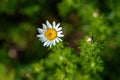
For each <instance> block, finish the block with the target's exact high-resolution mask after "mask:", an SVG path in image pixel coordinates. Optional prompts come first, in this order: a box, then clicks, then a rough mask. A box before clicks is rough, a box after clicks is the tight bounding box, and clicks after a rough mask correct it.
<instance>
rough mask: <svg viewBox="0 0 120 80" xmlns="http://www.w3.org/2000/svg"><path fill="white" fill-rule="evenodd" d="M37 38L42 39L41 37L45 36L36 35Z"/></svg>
mask: <svg viewBox="0 0 120 80" xmlns="http://www.w3.org/2000/svg"><path fill="white" fill-rule="evenodd" d="M36 37H39V38H41V37H44V35H41V34H38V35H36Z"/></svg>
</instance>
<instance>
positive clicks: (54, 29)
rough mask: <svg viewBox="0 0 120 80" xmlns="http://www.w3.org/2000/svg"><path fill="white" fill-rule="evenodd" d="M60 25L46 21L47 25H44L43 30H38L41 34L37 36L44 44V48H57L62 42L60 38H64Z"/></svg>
mask: <svg viewBox="0 0 120 80" xmlns="http://www.w3.org/2000/svg"><path fill="white" fill-rule="evenodd" d="M59 26H60V23H58V24H56V23H55V21H53V23H52V24H50V23H49V21H46V24H42V28H43V29H41V28H37V29H38V32H39V33H40V34H38V35H37V37H38V38H39V40H41V41H42V42H43V43H44V44H43V46H47V47H48V46H50V48H51V47H52V46H55V45H56V43H58V42H61V41H62V39H60V37H64V35H63V31H62V27H59Z"/></svg>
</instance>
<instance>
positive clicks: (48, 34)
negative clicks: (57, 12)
mask: <svg viewBox="0 0 120 80" xmlns="http://www.w3.org/2000/svg"><path fill="white" fill-rule="evenodd" d="M45 36H46V37H47V39H49V40H53V39H55V38H56V36H57V31H56V30H55V29H53V28H52V29H47V30H46V31H45Z"/></svg>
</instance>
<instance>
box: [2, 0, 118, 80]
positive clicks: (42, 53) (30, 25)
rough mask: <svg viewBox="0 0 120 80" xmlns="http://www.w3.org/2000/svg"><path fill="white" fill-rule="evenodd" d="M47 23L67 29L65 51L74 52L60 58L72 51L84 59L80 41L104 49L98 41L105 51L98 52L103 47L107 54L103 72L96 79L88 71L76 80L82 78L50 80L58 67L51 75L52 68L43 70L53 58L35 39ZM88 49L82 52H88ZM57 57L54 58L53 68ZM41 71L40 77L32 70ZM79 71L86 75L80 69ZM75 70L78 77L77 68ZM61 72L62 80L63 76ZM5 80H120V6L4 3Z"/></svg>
mask: <svg viewBox="0 0 120 80" xmlns="http://www.w3.org/2000/svg"><path fill="white" fill-rule="evenodd" d="M46 20H49V21H50V23H52V22H53V21H56V22H57V23H61V26H62V27H63V31H64V35H65V37H64V39H63V43H64V44H65V45H64V47H65V48H67V47H68V46H69V47H70V49H69V48H68V49H65V50H63V49H61V50H60V51H59V52H62V51H63V52H64V51H65V53H66V54H68V53H69V52H70V51H71V50H73V51H71V53H75V54H80V53H81V52H80V51H81V50H82V49H81V47H80V46H79V45H78V44H77V43H76V41H79V40H81V39H82V38H83V37H84V36H85V35H87V36H91V37H92V35H93V36H95V38H98V39H99V41H101V43H99V41H98V43H97V45H98V46H100V47H97V48H98V49H99V48H102V46H101V44H103V45H104V49H100V50H101V51H100V52H101V53H102V54H103V55H102V56H101V58H102V61H103V66H102V68H103V70H102V71H101V72H99V70H98V72H96V73H95V74H97V75H96V76H94V75H93V74H92V73H91V72H89V73H86V72H85V71H84V70H83V73H81V70H80V75H79V74H78V73H79V71H78V73H76V74H74V77H76V76H77V77H78V78H70V77H69V78H66V79H62V78H59V79H55V78H51V77H52V73H54V69H56V68H54V67H55V65H53V66H52V69H51V70H49V67H47V66H45V65H42V66H40V65H39V64H38V63H40V64H42V62H43V63H44V61H45V60H44V59H47V56H48V55H49V54H50V53H51V50H50V49H48V48H46V47H43V44H42V43H41V41H39V39H38V38H37V37H36V35H37V34H38V32H37V28H38V27H39V28H42V23H45V22H46ZM91 34H92V35H91ZM96 42H97V41H96ZM83 44H84V43H83ZM86 47H87V46H86ZM86 47H83V48H84V49H83V50H86V51H87V50H89V48H86ZM55 50H57V49H55ZM67 50H68V51H67ZM95 50H96V48H95ZM90 51H91V50H90ZM53 53H55V52H54V49H53ZM56 53H57V52H56ZM89 53H91V54H92V52H89ZM55 56H57V54H56V55H55ZM55 56H54V57H55ZM54 57H51V58H50V60H53V62H54ZM76 58H77V57H74V55H71V56H70V58H69V60H71V59H73V60H75V61H77V60H76ZM84 59H85V58H83V61H84ZM48 61H49V59H48ZM50 63H51V62H48V63H46V64H50ZM70 64H71V63H70ZM37 65H38V67H39V68H38V69H40V72H39V70H33V66H35V67H37ZM85 65H86V64H84V65H83V66H85ZM61 66H63V65H62V64H61ZM76 67H77V68H80V69H81V66H80V67H79V65H77V66H76ZM43 68H44V69H45V71H46V72H44V73H42V72H41V70H42V69H43ZM63 68H64V66H63ZM87 68H88V67H87ZM71 69H72V70H73V71H74V68H71ZM96 69H97V68H96ZM98 69H99V68H98ZM47 70H48V72H47ZM57 71H58V72H57V74H58V77H60V76H64V75H62V72H60V75H59V70H57ZM76 71H77V70H76ZM96 71H97V70H96ZM47 73H49V77H50V76H51V77H50V78H45V77H48V76H46V75H48V74H47ZM63 74H64V73H63ZM72 75H73V74H72ZM89 75H91V76H92V75H93V76H92V77H89ZM98 75H99V77H98ZM69 76H70V75H69ZM96 77H97V78H96ZM0 80H120V1H119V0H0Z"/></svg>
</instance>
